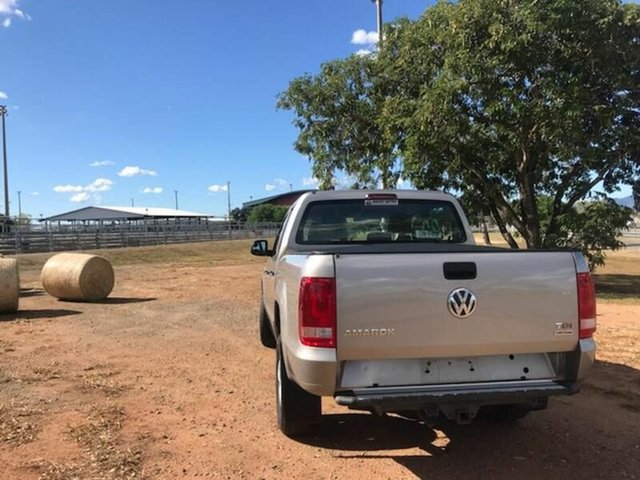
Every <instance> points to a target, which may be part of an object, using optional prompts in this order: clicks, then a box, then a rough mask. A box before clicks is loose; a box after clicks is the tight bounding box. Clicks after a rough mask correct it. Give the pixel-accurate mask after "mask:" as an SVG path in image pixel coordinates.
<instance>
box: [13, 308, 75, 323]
mask: <svg viewBox="0 0 640 480" xmlns="http://www.w3.org/2000/svg"><path fill="white" fill-rule="evenodd" d="M81 313H82V312H79V311H77V310H63V309H46V310H19V311H18V313H9V314H2V315H0V322H13V321H16V320H39V319H44V318H57V317H67V316H69V315H79V314H81Z"/></svg>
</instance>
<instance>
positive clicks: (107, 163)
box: [89, 160, 115, 167]
mask: <svg viewBox="0 0 640 480" xmlns="http://www.w3.org/2000/svg"><path fill="white" fill-rule="evenodd" d="M111 165H115V163H113V162H111V161H109V160H103V161H95V162H92V163H91V164H90V165H89V166H90V167H110V166H111Z"/></svg>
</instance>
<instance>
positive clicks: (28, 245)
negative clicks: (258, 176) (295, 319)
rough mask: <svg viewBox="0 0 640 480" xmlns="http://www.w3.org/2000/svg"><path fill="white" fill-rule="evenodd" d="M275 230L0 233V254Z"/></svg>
mask: <svg viewBox="0 0 640 480" xmlns="http://www.w3.org/2000/svg"><path fill="white" fill-rule="evenodd" d="M278 228H279V224H277V223H265V224H251V225H250V224H231V225H228V224H226V223H225V224H224V225H212V226H198V225H193V226H191V227H188V226H181V227H180V228H179V229H178V228H164V227H162V226H157V225H149V226H148V227H146V228H145V227H141V226H135V227H132V228H127V227H122V228H114V227H112V226H110V227H105V228H99V227H92V228H68V227H67V228H61V229H49V230H44V229H40V230H16V231H13V232H10V233H0V253H2V254H5V255H13V254H17V253H39V252H60V251H69V250H90V249H100V248H122V247H141V246H150V245H164V244H172V243H190V242H209V241H216V240H238V239H246V238H258V237H273V236H275V235H276V233H277V231H278Z"/></svg>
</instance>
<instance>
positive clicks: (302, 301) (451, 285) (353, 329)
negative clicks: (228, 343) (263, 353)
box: [251, 190, 596, 435]
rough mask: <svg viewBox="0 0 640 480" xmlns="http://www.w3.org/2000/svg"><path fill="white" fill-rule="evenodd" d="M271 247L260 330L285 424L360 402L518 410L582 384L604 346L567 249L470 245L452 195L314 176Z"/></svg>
mask: <svg viewBox="0 0 640 480" xmlns="http://www.w3.org/2000/svg"><path fill="white" fill-rule="evenodd" d="M251 252H252V254H254V255H258V256H264V257H266V266H265V269H264V274H263V275H262V300H261V305H260V335H261V340H262V343H263V345H265V346H267V347H270V348H274V349H276V357H277V361H276V389H277V391H276V400H277V413H278V425H279V427H280V429H281V430H282V431H283V432H284V433H285V434H287V435H297V434H301V433H304V432H305V431H308V430H309V428H310V427H312V426H313V425H314V424H316V423H318V422H319V421H320V420H321V406H320V398H321V397H322V396H331V397H333V398H334V399H335V401H336V402H337V403H338V404H340V405H345V406H347V407H349V408H352V409H360V410H370V411H373V412H377V413H379V414H382V413H384V412H402V413H408V412H414V413H416V414H417V415H419V416H421V417H423V418H429V417H437V416H439V415H444V416H446V417H447V418H449V419H451V420H454V421H456V422H458V423H468V422H470V421H471V420H472V419H473V418H474V417H476V415H477V414H478V412H480V411H487V412H489V413H490V414H492V415H494V416H497V417H500V418H503V419H509V420H514V419H517V418H520V417H522V416H524V415H526V414H527V413H528V412H529V411H532V410H540V409H544V408H546V406H547V403H548V398H549V397H550V396H553V395H571V394H574V393H576V392H577V391H578V387H579V383H580V381H581V380H582V379H583V378H584V377H585V375H586V373H587V371H588V370H589V368H590V366H591V365H592V364H593V362H594V359H595V350H596V345H595V342H594V339H593V333H594V331H595V329H596V306H595V291H594V284H593V280H592V278H591V274H590V273H589V269H588V266H587V263H586V262H585V259H584V258H583V256H582V255H581V254H580V253H576V252H569V251H532V250H520V251H519V250H510V249H501V248H495V247H484V246H476V245H474V240H473V235H472V233H471V229H470V228H469V224H468V222H467V219H466V217H465V215H464V213H463V211H462V209H461V207H460V205H459V204H458V202H457V201H456V200H455V198H454V197H452V196H451V195H448V194H444V193H438V192H425V191H404V190H398V191H367V190H345V191H318V192H311V193H307V194H305V195H303V196H301V197H300V198H299V199H298V200H297V201H296V202H295V204H294V205H292V207H291V208H290V209H289V212H288V213H287V216H286V217H285V219H284V222H283V224H282V227H281V229H280V232H279V233H278V236H277V238H276V240H275V244H274V245H273V247H271V248H270V247H269V245H268V242H267V241H266V240H257V241H255V243H254V244H253V246H252V249H251Z"/></svg>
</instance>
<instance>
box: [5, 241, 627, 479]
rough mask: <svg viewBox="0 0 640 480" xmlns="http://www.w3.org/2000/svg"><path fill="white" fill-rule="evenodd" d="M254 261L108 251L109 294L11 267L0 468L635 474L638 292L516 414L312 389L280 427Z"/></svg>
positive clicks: (33, 473)
mask: <svg viewBox="0 0 640 480" xmlns="http://www.w3.org/2000/svg"><path fill="white" fill-rule="evenodd" d="M196 248H197V247H196ZM120 263H123V262H120ZM261 270H262V262H260V261H254V260H247V261H245V262H235V263H233V262H232V263H231V264H230V263H229V262H227V263H226V264H225V262H218V261H211V262H206V261H202V262H195V263H194V262H180V261H179V260H178V259H175V258H171V259H170V261H169V262H168V263H159V262H156V263H135V262H134V264H130V265H126V264H118V263H116V275H117V284H116V288H115V290H114V292H113V294H112V295H111V298H110V300H109V301H107V302H106V303H103V304H82V303H70V302H60V301H57V300H55V299H53V298H51V297H49V296H47V295H46V294H44V292H43V291H42V290H41V289H40V284H39V281H38V276H37V274H38V271H37V269H36V268H27V269H25V270H24V271H23V274H22V286H23V289H24V291H23V298H21V306H20V308H21V310H20V312H19V314H17V315H4V316H0V479H38V478H41V479H73V478H78V479H94V478H96V479H98V478H107V479H121V478H123V479H124V478H148V479H155V478H159V479H175V478H225V479H236V478H249V479H254V478H255V479H257V478H264V479H276V478H278V479H279V478H290V479H291V478H301V479H302V478H304V479H307V478H310V479H314V478H322V479H332V478H340V479H343V478H345V479H347V478H348V479H351V478H370V479H384V478H388V479H399V478H423V479H431V478H434V479H435V478H437V479H443V480H446V479H478V478H491V479H513V478H527V479H534V478H545V479H552V480H553V479H571V478H580V479H585V478H588V479H595V478H605V479H609V478H611V479H626V478H638V479H640V305H638V304H636V303H631V304H627V303H624V304H616V303H604V304H602V305H600V308H599V314H600V315H599V330H598V333H597V339H598V341H599V345H600V351H599V361H598V363H597V366H596V367H595V369H594V371H593V374H592V375H591V376H590V378H589V380H588V381H587V382H586V384H585V385H584V387H583V390H582V392H581V393H580V394H579V395H576V396H573V397H567V398H556V399H553V400H552V403H551V405H550V408H549V409H548V410H546V411H543V412H536V413H534V414H531V415H530V416H529V417H527V418H525V419H523V420H522V421H520V422H518V423H516V424H512V425H508V424H499V423H492V422H490V421H488V420H478V421H477V422H475V423H473V424H471V425H468V426H456V425H452V424H449V423H446V422H443V423H442V424H439V425H437V426H435V427H428V426H425V425H421V424H419V423H417V422H414V421H410V420H406V419H402V418H400V417H394V416H389V417H386V418H378V417H375V416H373V415H370V414H363V413H354V412H350V411H348V410H346V409H343V408H341V407H338V406H336V405H335V404H334V403H333V401H332V400H331V399H325V400H323V402H324V403H323V411H324V413H325V414H326V415H325V418H324V421H323V424H322V425H321V426H320V428H319V429H318V430H317V431H316V432H315V434H313V435H312V436H309V437H307V438H303V439H300V440H291V439H288V438H286V437H285V436H283V435H282V434H281V433H280V432H279V431H278V429H277V427H276V422H275V405H274V353H273V351H272V350H268V349H265V348H263V347H262V346H261V345H260V344H259V340H258V336H257V317H258V297H259V283H258V279H259V275H260V272H261Z"/></svg>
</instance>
